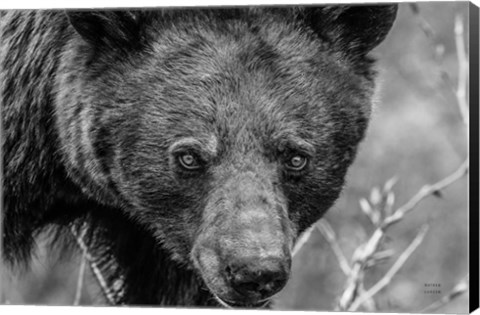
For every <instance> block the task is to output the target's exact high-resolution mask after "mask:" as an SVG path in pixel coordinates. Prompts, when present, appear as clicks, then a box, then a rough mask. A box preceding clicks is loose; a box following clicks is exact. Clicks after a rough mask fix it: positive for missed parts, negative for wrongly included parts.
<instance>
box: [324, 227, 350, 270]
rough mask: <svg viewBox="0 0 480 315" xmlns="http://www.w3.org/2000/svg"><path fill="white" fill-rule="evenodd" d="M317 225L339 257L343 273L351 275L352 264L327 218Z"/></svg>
mask: <svg viewBox="0 0 480 315" xmlns="http://www.w3.org/2000/svg"><path fill="white" fill-rule="evenodd" d="M316 227H317V229H318V230H319V231H320V233H322V235H323V237H325V239H326V240H327V242H328V244H329V245H330V247H331V248H332V250H333V253H334V254H335V257H337V260H338V263H339V265H340V269H342V271H343V273H344V274H345V275H346V276H348V275H350V273H351V271H352V269H351V267H350V264H349V263H348V260H347V258H346V257H345V254H344V253H343V251H342V249H341V248H340V245H339V244H338V242H337V237H336V235H335V232H334V231H333V229H332V227H331V226H330V224H329V223H328V221H327V220H325V219H322V220H320V221H318V223H317V224H316Z"/></svg>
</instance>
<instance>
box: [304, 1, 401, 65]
mask: <svg viewBox="0 0 480 315" xmlns="http://www.w3.org/2000/svg"><path fill="white" fill-rule="evenodd" d="M396 15H397V5H396V4H392V5H357V6H341V5H337V6H325V7H322V8H313V7H312V8H305V11H303V14H302V18H303V19H304V21H305V23H306V24H307V25H309V26H310V27H311V28H312V29H313V30H314V31H315V32H316V33H317V34H318V35H319V36H320V37H321V38H322V39H324V40H327V41H328V42H330V43H332V45H333V47H334V48H335V49H337V50H341V51H344V52H348V53H353V54H360V55H362V56H363V55H365V54H367V53H368V52H370V51H371V50H372V49H373V48H375V47H376V46H377V45H378V44H380V43H381V42H382V41H383V40H384V39H385V37H386V36H387V34H388V32H389V31H390V28H391V27H392V25H393V22H394V21H395V17H396Z"/></svg>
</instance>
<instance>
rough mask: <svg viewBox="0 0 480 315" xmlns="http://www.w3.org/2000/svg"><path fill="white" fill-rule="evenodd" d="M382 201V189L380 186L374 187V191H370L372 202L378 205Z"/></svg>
mask: <svg viewBox="0 0 480 315" xmlns="http://www.w3.org/2000/svg"><path fill="white" fill-rule="evenodd" d="M380 202H382V194H381V193H380V189H379V188H378V187H373V188H372V191H371V192H370V203H371V204H372V205H374V206H376V205H378V204H379V203H380Z"/></svg>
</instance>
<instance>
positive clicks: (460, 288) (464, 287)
mask: <svg viewBox="0 0 480 315" xmlns="http://www.w3.org/2000/svg"><path fill="white" fill-rule="evenodd" d="M468 286H469V280H468V275H467V276H465V278H463V280H462V281H460V283H458V284H457V285H456V286H455V287H454V288H453V289H452V290H451V291H450V292H449V293H448V294H446V295H444V296H443V297H442V298H441V299H439V300H437V301H435V302H433V303H432V304H430V305H429V306H427V307H425V308H424V309H422V310H421V311H420V313H431V312H433V311H435V310H437V309H439V308H440V307H442V306H444V305H446V304H448V303H450V302H451V301H452V300H454V299H455V298H457V297H459V296H460V295H462V294H463V293H465V292H467V291H468Z"/></svg>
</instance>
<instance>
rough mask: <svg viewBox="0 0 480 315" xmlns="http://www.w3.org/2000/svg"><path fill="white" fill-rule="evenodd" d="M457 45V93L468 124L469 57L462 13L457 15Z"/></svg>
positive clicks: (460, 107) (459, 104)
mask: <svg viewBox="0 0 480 315" xmlns="http://www.w3.org/2000/svg"><path fill="white" fill-rule="evenodd" d="M454 32H455V47H456V50H457V59H458V84H457V89H456V93H455V95H456V96H457V103H458V107H459V109H460V113H461V115H462V119H463V122H464V123H465V125H466V126H468V104H467V84H468V57H467V52H466V49H465V37H464V27H463V19H462V16H461V15H460V14H457V15H456V16H455V28H454Z"/></svg>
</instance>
